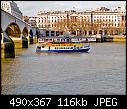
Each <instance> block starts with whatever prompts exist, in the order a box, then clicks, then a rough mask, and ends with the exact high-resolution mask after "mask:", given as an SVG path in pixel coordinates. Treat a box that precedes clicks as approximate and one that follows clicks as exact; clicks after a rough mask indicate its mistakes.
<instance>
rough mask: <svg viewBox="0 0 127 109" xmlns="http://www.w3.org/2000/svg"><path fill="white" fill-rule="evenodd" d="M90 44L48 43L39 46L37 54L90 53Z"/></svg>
mask: <svg viewBox="0 0 127 109" xmlns="http://www.w3.org/2000/svg"><path fill="white" fill-rule="evenodd" d="M89 49H90V45H89V43H81V42H48V43H45V44H44V43H43V44H39V45H37V48H36V52H58V53H62V52H88V51H89Z"/></svg>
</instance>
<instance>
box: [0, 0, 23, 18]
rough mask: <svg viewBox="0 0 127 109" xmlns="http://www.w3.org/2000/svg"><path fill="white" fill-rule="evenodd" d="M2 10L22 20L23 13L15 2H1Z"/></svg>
mask: <svg viewBox="0 0 127 109" xmlns="http://www.w3.org/2000/svg"><path fill="white" fill-rule="evenodd" d="M1 9H3V10H4V11H6V12H8V13H10V14H12V15H13V16H16V17H18V18H20V19H22V17H23V14H22V12H21V11H20V10H19V7H18V6H17V4H16V3H15V2H14V1H1Z"/></svg>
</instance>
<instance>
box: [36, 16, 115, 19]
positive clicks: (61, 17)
mask: <svg viewBox="0 0 127 109" xmlns="http://www.w3.org/2000/svg"><path fill="white" fill-rule="evenodd" d="M66 18H67V17H65V16H59V17H58V16H57V17H48V19H66ZM79 18H81V19H83V18H91V16H80V17H79ZM93 18H117V16H93ZM38 19H47V18H46V17H40V18H38Z"/></svg>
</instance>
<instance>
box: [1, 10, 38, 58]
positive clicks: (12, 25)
mask: <svg viewBox="0 0 127 109" xmlns="http://www.w3.org/2000/svg"><path fill="white" fill-rule="evenodd" d="M39 31H40V30H39V29H38V28H37V27H32V26H31V25H30V24H28V23H26V22H24V21H23V20H22V19H20V18H17V17H15V16H13V15H11V14H10V13H7V12H6V11H4V10H2V9H1V54H2V56H1V57H2V58H14V57H15V49H19V48H28V47H29V44H33V43H36V42H37V37H39V34H38V33H39Z"/></svg>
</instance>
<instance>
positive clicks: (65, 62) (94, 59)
mask: <svg viewBox="0 0 127 109" xmlns="http://www.w3.org/2000/svg"><path fill="white" fill-rule="evenodd" d="M35 49H36V45H30V46H29V48H28V49H18V50H16V58H15V59H2V62H1V64H2V66H1V67H2V72H1V79H2V81H1V83H2V94H83V95H87V94H94V95H95V94H125V85H126V84H125V82H126V80H125V79H126V78H125V68H126V64H125V59H126V54H125V50H126V48H125V43H92V44H91V49H90V51H89V53H39V54H36V53H35Z"/></svg>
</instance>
